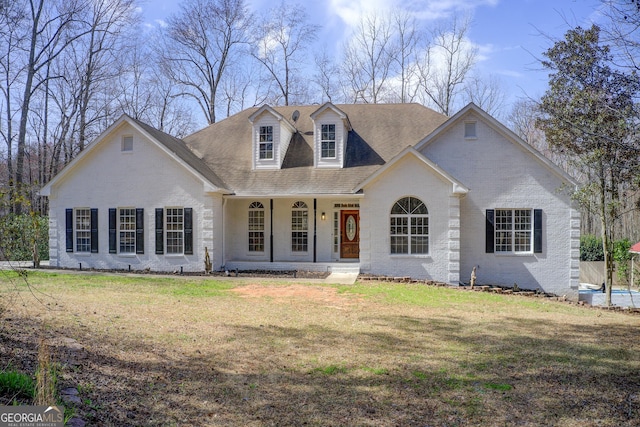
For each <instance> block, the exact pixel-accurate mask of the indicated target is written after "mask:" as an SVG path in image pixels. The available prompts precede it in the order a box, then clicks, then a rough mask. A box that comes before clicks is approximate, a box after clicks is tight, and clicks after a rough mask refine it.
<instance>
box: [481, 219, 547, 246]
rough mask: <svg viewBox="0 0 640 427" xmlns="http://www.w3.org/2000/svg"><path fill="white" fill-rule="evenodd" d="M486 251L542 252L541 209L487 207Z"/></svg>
mask: <svg viewBox="0 0 640 427" xmlns="http://www.w3.org/2000/svg"><path fill="white" fill-rule="evenodd" d="M486 228H487V232H486V245H485V246H486V252H488V253H499V254H523V253H524V254H527V253H541V252H542V210H541V209H504V208H502V209H487V212H486Z"/></svg>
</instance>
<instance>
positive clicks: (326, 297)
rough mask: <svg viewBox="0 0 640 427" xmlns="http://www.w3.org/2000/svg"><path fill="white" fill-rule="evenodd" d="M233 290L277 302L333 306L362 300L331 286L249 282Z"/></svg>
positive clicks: (241, 294) (246, 296) (243, 294)
mask: <svg viewBox="0 0 640 427" xmlns="http://www.w3.org/2000/svg"><path fill="white" fill-rule="evenodd" d="M232 292H235V293H236V294H238V295H240V296H242V297H245V298H265V297H266V298H272V299H273V300H274V301H276V302H280V303H282V302H290V301H291V300H303V301H307V302H312V303H314V302H315V303H323V304H330V305H332V306H336V307H339V306H350V305H353V304H356V303H358V302H360V301H362V299H361V298H358V297H357V296H355V295H353V294H340V293H338V290H337V289H335V288H330V287H319V286H310V285H289V286H264V285H260V284H249V285H246V286H240V287H237V288H234V289H232Z"/></svg>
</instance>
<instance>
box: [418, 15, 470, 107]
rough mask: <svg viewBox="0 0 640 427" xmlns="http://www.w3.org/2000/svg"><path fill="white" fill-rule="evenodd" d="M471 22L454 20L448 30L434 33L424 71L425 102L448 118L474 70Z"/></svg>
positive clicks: (439, 29)
mask: <svg viewBox="0 0 640 427" xmlns="http://www.w3.org/2000/svg"><path fill="white" fill-rule="evenodd" d="M470 26H471V20H470V18H469V17H465V18H460V17H459V16H455V17H454V18H453V20H452V21H451V22H450V23H449V24H448V25H445V26H440V27H438V28H436V29H435V30H434V31H433V34H432V42H431V47H430V50H429V59H428V61H426V63H427V64H428V67H422V68H421V70H422V71H421V79H420V80H421V87H422V89H423V94H424V95H425V100H424V102H425V103H426V104H431V105H433V106H434V107H435V108H436V109H437V110H438V111H439V112H441V113H442V114H445V115H447V116H449V115H451V114H452V113H453V109H454V108H455V107H456V100H457V98H458V96H459V94H460V91H461V89H462V86H463V84H464V82H465V79H466V78H467V76H468V74H469V72H470V71H471V69H472V68H473V66H474V64H475V61H476V57H477V49H476V48H475V47H474V46H473V45H472V44H471V43H470V41H469V39H468V37H467V36H468V34H469V29H470Z"/></svg>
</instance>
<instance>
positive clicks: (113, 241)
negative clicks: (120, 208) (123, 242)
mask: <svg viewBox="0 0 640 427" xmlns="http://www.w3.org/2000/svg"><path fill="white" fill-rule="evenodd" d="M117 223H118V222H117V220H116V208H109V253H110V254H115V253H117V250H116V246H117V244H118V241H117V234H116V226H117Z"/></svg>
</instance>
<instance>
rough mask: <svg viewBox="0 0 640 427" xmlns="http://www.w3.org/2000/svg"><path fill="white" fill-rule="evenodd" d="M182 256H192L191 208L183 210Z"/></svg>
mask: <svg viewBox="0 0 640 427" xmlns="http://www.w3.org/2000/svg"><path fill="white" fill-rule="evenodd" d="M184 254H185V255H193V208H184Z"/></svg>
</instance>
